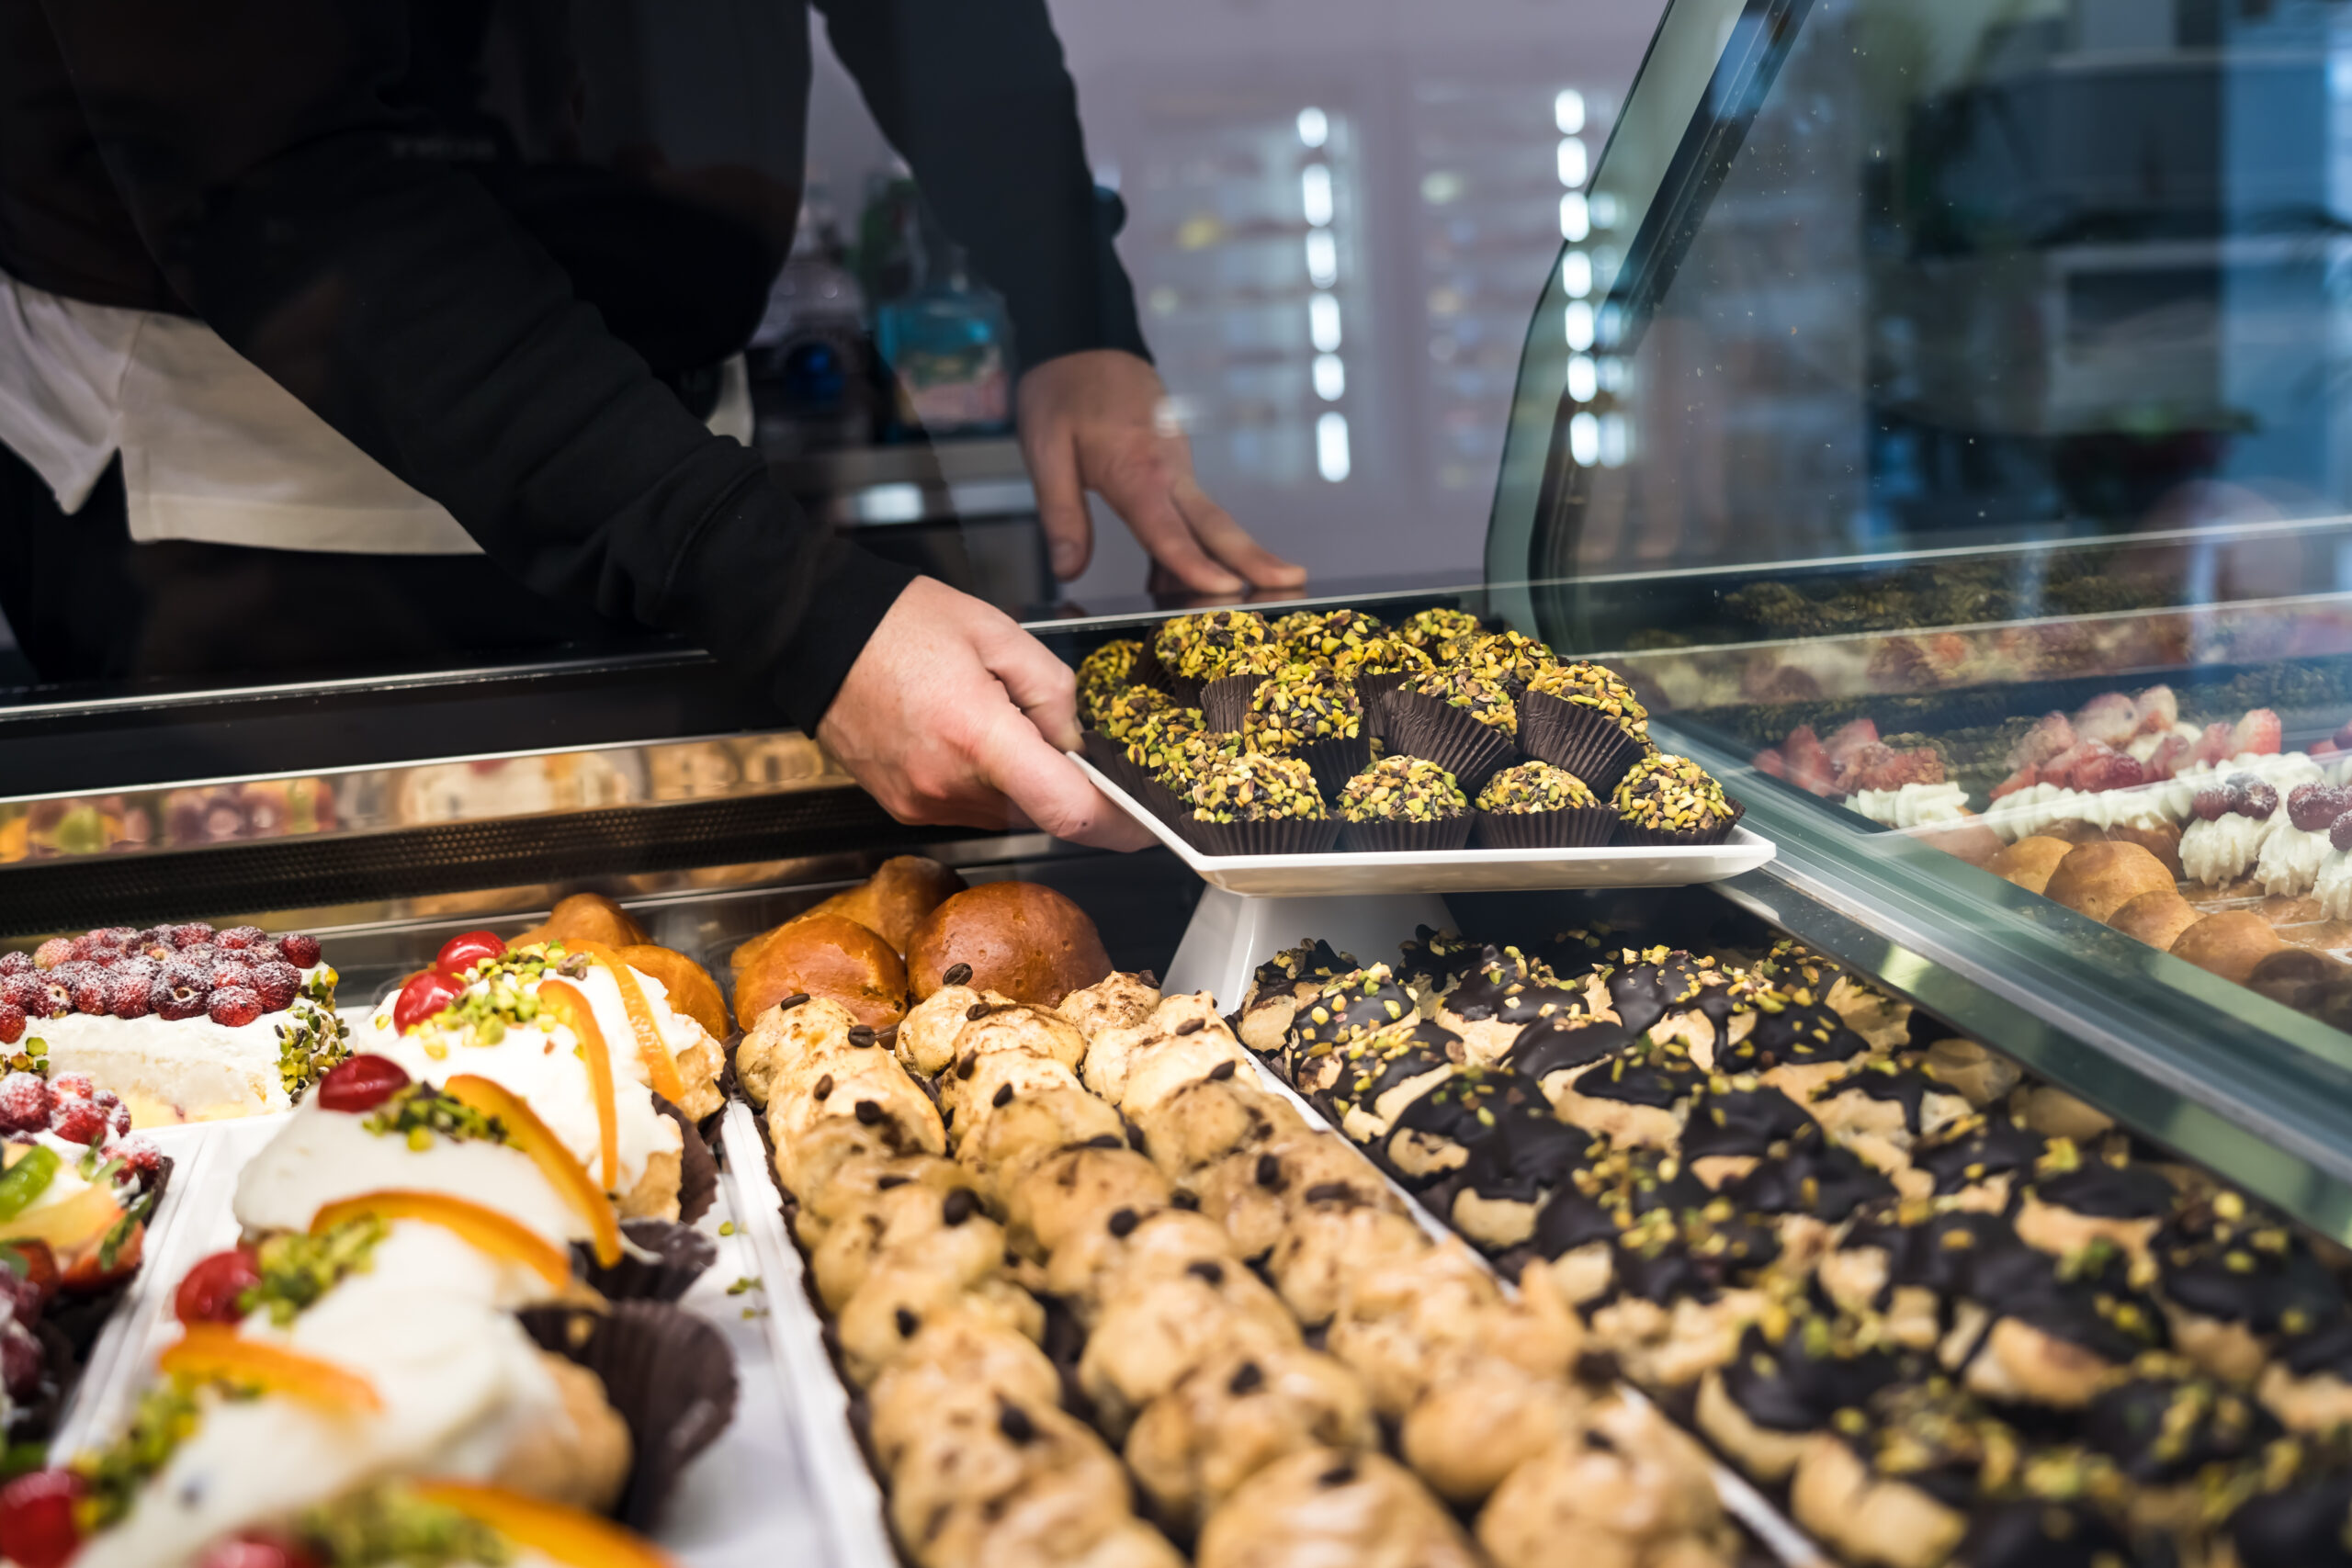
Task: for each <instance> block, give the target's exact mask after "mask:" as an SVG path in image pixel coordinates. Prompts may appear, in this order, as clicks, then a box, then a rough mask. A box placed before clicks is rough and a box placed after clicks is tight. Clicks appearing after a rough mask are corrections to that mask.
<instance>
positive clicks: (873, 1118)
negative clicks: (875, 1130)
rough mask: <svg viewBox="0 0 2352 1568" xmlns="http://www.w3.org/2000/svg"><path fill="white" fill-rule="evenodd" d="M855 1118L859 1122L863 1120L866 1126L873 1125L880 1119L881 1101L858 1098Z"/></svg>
mask: <svg viewBox="0 0 2352 1568" xmlns="http://www.w3.org/2000/svg"><path fill="white" fill-rule="evenodd" d="M857 1119H858V1120H859V1121H860V1122H864V1123H865V1125H866V1126H868V1127H871V1126H873V1125H874V1124H875V1123H876V1122H879V1121H881V1120H882V1105H881V1102H880V1101H878V1100H859V1101H858V1102H857Z"/></svg>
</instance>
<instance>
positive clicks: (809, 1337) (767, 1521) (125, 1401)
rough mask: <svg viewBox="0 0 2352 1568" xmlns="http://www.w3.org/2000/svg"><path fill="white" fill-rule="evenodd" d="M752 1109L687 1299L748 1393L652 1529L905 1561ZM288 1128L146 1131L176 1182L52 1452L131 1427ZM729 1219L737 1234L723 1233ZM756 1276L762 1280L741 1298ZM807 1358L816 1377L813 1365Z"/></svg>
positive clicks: (815, 1557) (676, 1552) (854, 1562)
mask: <svg viewBox="0 0 2352 1568" xmlns="http://www.w3.org/2000/svg"><path fill="white" fill-rule="evenodd" d="M751 1114H752V1113H751V1110H750V1108H749V1107H748V1106H745V1105H743V1104H741V1103H740V1102H738V1103H735V1104H732V1105H730V1106H729V1108H728V1111H727V1117H726V1121H725V1122H724V1124H723V1125H722V1127H721V1130H720V1134H719V1139H718V1143H719V1147H720V1150H721V1154H720V1159H721V1169H720V1174H719V1182H718V1201H717V1202H715V1203H713V1204H712V1205H711V1210H710V1213H707V1214H706V1215H704V1216H703V1218H702V1220H701V1222H700V1223H699V1225H698V1227H697V1228H699V1229H700V1230H701V1231H702V1232H703V1233H704V1234H705V1235H708V1236H710V1237H711V1239H712V1240H713V1241H715V1242H716V1243H717V1244H718V1261H717V1262H716V1263H714V1264H713V1265H712V1266H711V1269H710V1271H709V1272H708V1273H707V1274H706V1275H704V1276H703V1277H702V1279H701V1280H697V1281H696V1282H695V1288H694V1289H693V1290H691V1291H689V1292H687V1293H686V1295H685V1298H684V1300H683V1301H682V1302H681V1303H679V1304H680V1305H681V1306H684V1307H685V1308H686V1309H687V1310H688V1311H690V1312H694V1313H696V1314H699V1315H701V1316H703V1317H705V1318H707V1319H708V1320H709V1321H710V1322H711V1323H713V1324H714V1325H717V1326H718V1330H719V1332H720V1333H722V1334H724V1335H725V1336H726V1337H727V1344H728V1348H729V1349H730V1350H731V1351H732V1352H733V1353H734V1357H735V1371H736V1379H737V1384H738V1389H739V1393H738V1395H737V1399H736V1405H735V1419H734V1420H733V1421H732V1422H731V1423H730V1424H729V1427H728V1428H727V1430H726V1431H725V1432H724V1433H722V1434H721V1435H720V1437H719V1438H718V1441H716V1442H715V1443H713V1444H712V1445H711V1446H710V1447H709V1449H707V1450H705V1451H704V1453H703V1455H702V1457H701V1458H699V1459H697V1460H696V1461H695V1462H694V1464H693V1466H692V1467H691V1468H689V1469H688V1470H687V1471H686V1472H685V1474H684V1476H683V1477H682V1478H681V1480H680V1483H679V1486H678V1491H677V1493H676V1495H674V1496H673V1497H672V1499H671V1501H670V1506H669V1508H668V1510H667V1513H666V1516H665V1517H664V1520H663V1524H662V1529H661V1530H660V1532H659V1533H658V1534H657V1535H656V1536H655V1538H654V1539H655V1541H656V1543H657V1544H658V1545H660V1546H661V1547H662V1550H663V1551H666V1552H668V1553H669V1555H670V1556H671V1557H672V1558H673V1560H674V1561H675V1562H677V1563H678V1564H679V1565H680V1568H774V1565H775V1563H777V1562H821V1563H825V1564H826V1565H827V1568H835V1565H839V1568H897V1562H896V1559H895V1557H894V1556H893V1555H892V1553H891V1551H890V1546H889V1539H888V1535H887V1534H885V1533H884V1530H883V1527H882V1519H881V1513H880V1500H879V1494H878V1493H877V1492H876V1489H875V1486H874V1482H873V1480H872V1478H871V1477H870V1476H868V1475H867V1474H866V1472H865V1465H864V1462H863V1461H861V1460H859V1459H858V1457H857V1449H856V1444H855V1441H854V1438H852V1437H851V1436H850V1432H849V1428H848V1427H847V1425H846V1424H845V1422H844V1420H843V1417H842V1411H843V1409H844V1404H845V1402H844V1398H843V1395H842V1390H841V1383H840V1381H839V1380H838V1379H837V1378H835V1377H834V1376H833V1372H832V1369H831V1366H830V1365H829V1364H828V1363H827V1362H826V1361H825V1359H824V1349H823V1347H822V1345H821V1344H820V1343H819V1342H818V1339H817V1337H816V1329H815V1327H814V1326H813V1325H814V1316H815V1314H814V1313H813V1312H812V1310H811V1309H810V1307H809V1298H808V1294H807V1292H804V1291H803V1290H802V1289H801V1288H800V1280H799V1275H800V1261H799V1255H798V1254H797V1252H796V1251H794V1250H793V1247H792V1244H791V1241H790V1238H788V1237H786V1235H784V1222H783V1216H782V1213H781V1212H780V1203H781V1201H780V1198H779V1195H778V1194H777V1192H776V1189H775V1181H774V1180H773V1179H771V1178H770V1177H769V1176H768V1174H767V1160H766V1156H765V1154H764V1153H763V1150H762V1148H761V1146H760V1140H759V1129H758V1128H757V1127H756V1126H755V1125H753V1124H752V1122H751V1120H750V1118H751ZM284 1122H285V1118H284V1117H283V1116H257V1117H253V1118H250V1119H248V1120H245V1121H241V1122H204V1123H199V1124H197V1125H193V1126H187V1127H170V1128H159V1129H157V1130H155V1131H154V1132H153V1133H152V1134H148V1135H150V1136H153V1138H154V1139H155V1141H156V1142H157V1143H158V1144H160V1145H163V1146H164V1152H165V1153H167V1154H169V1155H171V1156H172V1157H173V1159H174V1162H175V1164H174V1167H173V1170H172V1181H171V1186H170V1187H169V1188H168V1189H167V1190H165V1192H164V1201H162V1202H161V1203H159V1204H157V1205H156V1211H155V1213H154V1214H153V1216H151V1218H150V1221H149V1226H148V1234H147V1244H146V1255H145V1258H144V1260H143V1263H142V1266H141V1269H140V1271H139V1274H138V1277H137V1278H136V1279H135V1280H133V1281H132V1282H131V1286H130V1291H129V1292H126V1294H125V1296H124V1298H123V1302H122V1304H121V1305H120V1306H119V1308H117V1309H116V1312H115V1314H114V1316H113V1317H112V1318H111V1319H110V1320H109V1321H108V1322H107V1326H106V1328H105V1330H104V1331H103V1332H102V1333H101V1334H100V1335H99V1337H98V1340H97V1343H96V1345H95V1346H94V1347H93V1348H92V1349H91V1353H90V1364H89V1368H88V1371H86V1372H85V1375H84V1377H83V1379H82V1382H81V1384H80V1386H79V1387H78V1388H77V1389H76V1390H75V1392H74V1399H73V1402H72V1403H71V1404H69V1405H68V1406H67V1407H66V1409H65V1411H64V1412H63V1413H62V1416H61V1418H60V1420H59V1423H58V1428H57V1435H56V1438H55V1441H54V1443H53V1445H52V1451H53V1452H54V1453H56V1454H57V1455H59V1456H60V1457H61V1458H62V1457H63V1456H67V1455H71V1454H73V1453H74V1452H76V1451H77V1450H81V1449H85V1448H88V1447H92V1446H95V1445H96V1444H98V1443H102V1442H104V1441H105V1440H106V1439H107V1438H109V1437H111V1436H112V1435H113V1434H114V1432H115V1431H116V1430H117V1429H118V1428H119V1427H120V1425H121V1423H122V1421H123V1419H124V1417H125V1416H127V1415H128V1414H129V1411H130V1406H131V1404H132V1403H133V1402H134V1401H135V1400H136V1398H137V1397H138V1394H139V1392H140V1390H141V1388H143V1387H144V1386H145V1385H146V1383H147V1382H148V1380H149V1378H150V1377H151V1376H152V1375H153V1367H154V1363H155V1356H156V1354H157V1352H159V1351H160V1350H161V1349H162V1348H164V1346H165V1345H167V1344H169V1343H170V1342H171V1341H172V1340H173V1339H174V1338H175V1337H176V1336H177V1332H178V1330H177V1327H176V1325H175V1323H174V1321H173V1317H172V1296H173V1292H175V1290H176V1289H177V1288H178V1285H179V1281H180V1279H181V1277H182V1276H183V1275H185V1274H186V1273H187V1269H188V1267H189V1266H190V1265H191V1264H193V1263H195V1262H196V1261H197V1260H198V1258H203V1257H205V1256H207V1255H208V1254H209V1253H212V1252H216V1251H218V1250H220V1248H222V1247H229V1246H232V1245H234V1243H235V1241H236V1239H237V1223H236V1220H235V1217H234V1216H233V1214H232V1213H231V1208H230V1204H231V1200H232V1198H233V1196H234V1195H235V1191H236V1184H237V1173H238V1171H239V1170H240V1169H242V1168H243V1165H244V1163H245V1161H246V1160H247V1159H249V1158H251V1157H252V1156H253V1155H254V1152H255V1151H256V1150H258V1149H259V1148H260V1147H261V1146H262V1145H264V1144H265V1143H266V1142H268V1141H269V1138H270V1136H271V1135H272V1134H275V1133H276V1132H277V1130H278V1128H279V1127H280V1126H281V1125H282V1124H283V1123H284ZM739 1122H740V1123H741V1125H740V1126H739V1125H738V1123H739ZM747 1139H748V1142H747V1141H746V1140H747ZM722 1226H724V1227H725V1228H726V1230H727V1232H728V1234H725V1235H721V1234H720V1231H721V1227H722ZM778 1242H780V1243H781V1244H782V1251H781V1253H780V1254H779V1253H778V1252H777V1250H776V1247H775V1244H776V1243H778ZM779 1259H780V1260H781V1261H779ZM745 1280H750V1281H755V1282H756V1283H754V1284H750V1285H743V1286H741V1289H738V1290H735V1291H733V1292H730V1290H729V1287H730V1286H737V1285H738V1284H739V1282H741V1281H745ZM810 1353H813V1355H814V1356H815V1357H816V1365H815V1368H814V1370H813V1371H811V1370H810V1369H809V1368H808V1367H806V1366H804V1365H803V1364H802V1362H803V1361H804V1360H805V1359H806V1355H807V1354H810ZM843 1450H846V1452H847V1455H848V1459H849V1461H850V1462H849V1466H848V1468H847V1469H846V1470H844V1469H843V1467H842V1462H841V1453H842V1451H843ZM861 1488H863V1491H862V1492H861V1490H860V1489H861Z"/></svg>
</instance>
